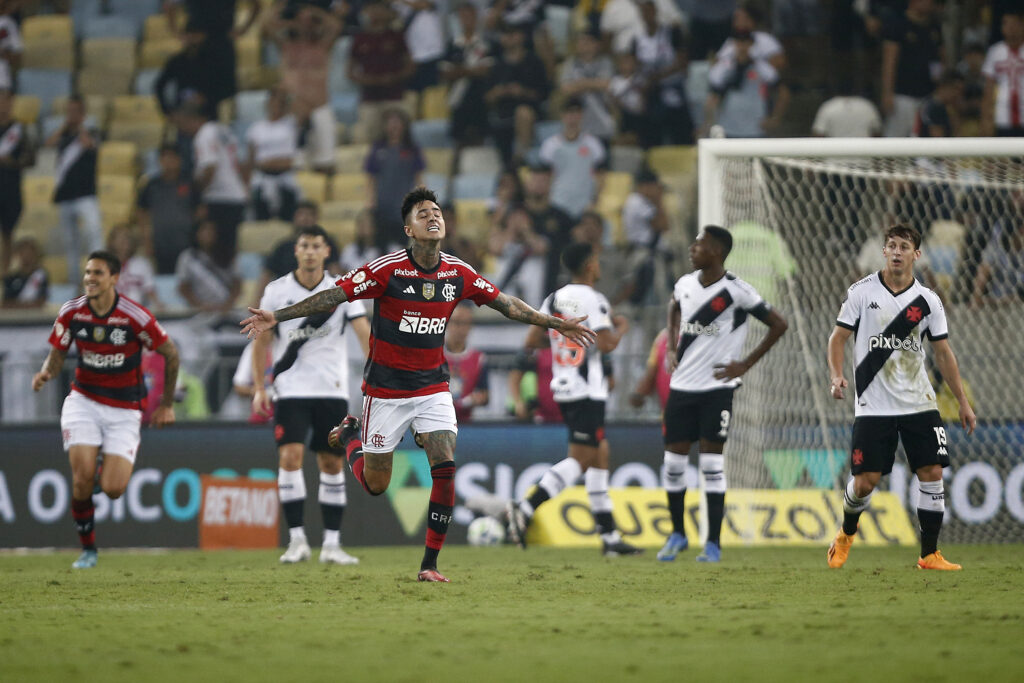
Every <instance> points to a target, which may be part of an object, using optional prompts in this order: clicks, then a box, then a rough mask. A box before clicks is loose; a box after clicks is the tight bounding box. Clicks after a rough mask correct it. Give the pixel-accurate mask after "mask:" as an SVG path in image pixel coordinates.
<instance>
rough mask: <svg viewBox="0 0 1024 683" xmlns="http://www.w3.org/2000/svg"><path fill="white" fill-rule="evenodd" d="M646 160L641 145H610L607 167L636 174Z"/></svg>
mask: <svg viewBox="0 0 1024 683" xmlns="http://www.w3.org/2000/svg"><path fill="white" fill-rule="evenodd" d="M646 161H647V154H646V152H644V150H643V148H642V147H636V146H634V145H612V149H611V152H610V153H609V160H608V168H609V169H610V170H612V171H620V172H622V173H629V174H630V175H636V172H637V171H639V170H640V169H641V168H642V167H643V165H644V163H645V162H646Z"/></svg>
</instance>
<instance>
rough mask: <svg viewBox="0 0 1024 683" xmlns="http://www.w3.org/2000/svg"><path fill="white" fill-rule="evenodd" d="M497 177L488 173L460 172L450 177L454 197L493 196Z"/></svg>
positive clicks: (481, 197)
mask: <svg viewBox="0 0 1024 683" xmlns="http://www.w3.org/2000/svg"><path fill="white" fill-rule="evenodd" d="M497 183H498V178H497V176H496V175H494V174H489V173H460V174H459V175H457V176H455V178H453V179H452V197H453V198H454V199H457V200H458V199H489V198H490V197H492V196H494V189H495V187H496V186H497Z"/></svg>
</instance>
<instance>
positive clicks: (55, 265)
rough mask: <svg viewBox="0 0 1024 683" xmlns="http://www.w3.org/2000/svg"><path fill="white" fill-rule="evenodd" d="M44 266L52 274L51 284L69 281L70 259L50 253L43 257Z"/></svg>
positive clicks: (47, 272) (48, 273) (61, 283)
mask: <svg viewBox="0 0 1024 683" xmlns="http://www.w3.org/2000/svg"><path fill="white" fill-rule="evenodd" d="M43 268H45V269H46V274H47V275H49V276H50V284H52V285H63V284H67V281H68V259H67V257H65V256H63V255H57V254H50V255H47V256H44V257H43Z"/></svg>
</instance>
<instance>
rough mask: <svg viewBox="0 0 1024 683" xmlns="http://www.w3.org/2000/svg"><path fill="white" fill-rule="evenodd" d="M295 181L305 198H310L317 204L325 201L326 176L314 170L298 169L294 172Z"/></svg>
mask: <svg viewBox="0 0 1024 683" xmlns="http://www.w3.org/2000/svg"><path fill="white" fill-rule="evenodd" d="M295 182H296V183H298V185H299V189H300V190H302V196H303V198H305V199H312V200H313V201H314V202H316V203H317V204H323V203H324V202H325V201H327V176H325V175H324V174H323V173H317V172H316V171H299V172H298V173H296V174H295Z"/></svg>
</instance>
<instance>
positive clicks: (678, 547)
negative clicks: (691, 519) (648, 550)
mask: <svg viewBox="0 0 1024 683" xmlns="http://www.w3.org/2000/svg"><path fill="white" fill-rule="evenodd" d="M689 547H690V540H689V539H688V538H686V536H683V535H682V534H681V533H679V532H677V531H673V532H672V533H671V534H669V537H668V540H667V541H665V546H664V547H663V548H662V549H661V550H659V551H658V559H659V560H661V561H662V562H671V561H673V560H674V559H676V555H678V554H679V553H681V552H683V551H684V550H686V549H687V548H689Z"/></svg>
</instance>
